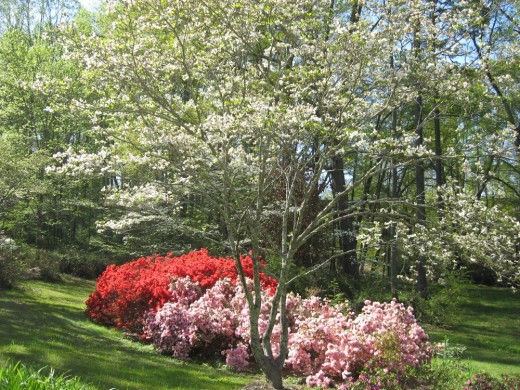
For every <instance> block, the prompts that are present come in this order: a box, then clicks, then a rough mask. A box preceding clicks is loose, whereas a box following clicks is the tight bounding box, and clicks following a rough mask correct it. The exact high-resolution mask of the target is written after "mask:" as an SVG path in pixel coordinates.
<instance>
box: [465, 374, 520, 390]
mask: <svg viewBox="0 0 520 390" xmlns="http://www.w3.org/2000/svg"><path fill="white" fill-rule="evenodd" d="M487 389H490V390H519V389H520V376H518V375H513V376H509V375H505V374H503V375H502V377H501V378H500V379H497V378H494V377H492V376H491V375H489V374H486V373H481V374H475V375H473V377H472V378H471V379H468V381H467V382H466V386H464V390H487Z"/></svg>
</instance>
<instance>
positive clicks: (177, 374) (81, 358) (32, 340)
mask: <svg viewBox="0 0 520 390" xmlns="http://www.w3.org/2000/svg"><path fill="white" fill-rule="evenodd" d="M94 287H95V283H94V282H92V281H85V280H80V279H75V278H65V279H64V280H63V281H62V282H61V283H52V284H50V283H45V282H36V281H31V282H27V283H25V284H23V285H22V286H21V288H20V289H17V290H10V291H0V365H3V364H4V365H5V364H6V363H7V361H10V362H18V361H21V362H23V363H24V364H25V365H28V366H30V367H34V368H41V367H45V366H46V367H53V368H54V369H56V371H57V373H58V374H66V375H70V376H78V377H80V378H81V381H82V383H90V384H93V385H94V386H97V387H99V388H100V389H110V388H116V389H136V390H137V389H139V390H142V389H150V390H153V389H208V390H209V389H236V388H240V387H243V386H244V385H245V384H247V383H249V382H251V381H252V380H254V379H258V378H259V377H258V376H256V377H253V376H250V375H240V374H236V373H234V372H231V371H228V370H226V369H225V368H219V367H212V366H209V365H207V364H195V363H184V362H180V361H178V360H174V359H171V358H169V357H167V356H162V355H159V354H158V353H157V352H155V351H154V350H153V348H152V346H150V345H144V344H140V343H136V342H133V341H131V340H129V339H127V338H125V336H124V335H123V334H122V333H120V332H117V331H115V330H113V329H108V328H105V327H102V326H99V325H96V324H94V323H91V322H90V321H88V320H87V318H86V316H85V314H84V309H85V304H84V302H85V300H86V298H87V297H88V295H89V294H90V292H92V291H93V290H94Z"/></svg>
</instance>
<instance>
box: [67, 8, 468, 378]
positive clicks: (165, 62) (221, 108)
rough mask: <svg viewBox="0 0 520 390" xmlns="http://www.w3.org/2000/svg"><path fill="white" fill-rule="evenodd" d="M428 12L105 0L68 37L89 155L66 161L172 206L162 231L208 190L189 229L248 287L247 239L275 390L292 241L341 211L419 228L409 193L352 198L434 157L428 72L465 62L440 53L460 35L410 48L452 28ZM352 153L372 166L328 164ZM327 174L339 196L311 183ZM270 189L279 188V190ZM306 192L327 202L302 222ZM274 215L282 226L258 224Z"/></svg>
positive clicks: (253, 319) (113, 224)
mask: <svg viewBox="0 0 520 390" xmlns="http://www.w3.org/2000/svg"><path fill="white" fill-rule="evenodd" d="M428 9H429V8H428V4H427V3H422V2H406V3H405V2H401V1H392V2H389V3H380V2H374V3H371V2H367V3H364V2H363V3H362V2H358V1H354V2H343V1H332V2H331V1H330V0H298V1H294V2H285V1H277V0H263V1H252V0H244V1H240V2H237V1H228V0H224V1H214V0H205V1H198V2H188V1H184V0H173V1H161V0H149V1H133V0H123V1H117V2H112V3H109V4H108V8H107V15H106V19H105V22H104V23H105V26H106V27H105V28H102V29H101V30H100V32H98V33H97V34H92V35H85V34H83V35H82V34H77V35H74V34H70V35H69V39H67V40H66V41H65V43H64V48H65V50H66V56H68V58H69V59H70V60H72V61H77V62H78V64H79V65H80V66H81V67H83V68H84V69H85V72H84V76H85V78H86V79H87V80H88V83H89V85H90V86H91V88H92V96H95V97H96V99H95V100H93V99H89V100H88V101H87V99H85V100H83V99H77V100H75V101H74V102H73V103H72V109H73V110H78V111H81V112H84V111H90V112H91V118H92V124H93V127H92V134H93V135H94V136H95V137H97V140H98V151H97V152H96V153H87V152H85V151H77V150H76V151H68V152H65V153H62V154H59V155H57V157H58V158H61V159H62V161H63V162H64V163H65V166H64V167H62V168H60V169H67V170H69V171H72V172H73V171H75V172H76V173H77V174H85V173H90V172H98V173H101V174H103V175H106V176H107V177H110V178H111V181H110V184H109V186H107V192H109V193H110V195H109V197H111V198H112V199H113V200H114V201H116V202H120V203H127V202H130V203H131V204H135V205H136V208H138V206H137V205H146V206H147V207H148V209H153V208H154V207H156V208H161V207H162V205H164V204H168V205H169V206H168V207H169V208H168V210H167V213H162V214H163V216H166V214H167V218H169V219H168V220H169V225H168V226H172V227H173V226H174V225H175V224H176V221H178V222H179V223H182V214H183V207H184V203H183V202H185V200H186V199H188V198H189V197H190V196H194V195H196V196H198V197H201V198H203V199H204V202H199V203H198V205H199V206H204V207H207V209H208V210H209V209H211V212H212V213H213V214H214V215H216V218H215V219H216V220H217V222H215V224H216V225H218V226H216V227H215V226H212V225H211V224H207V225H200V224H199V225H197V227H196V228H197V229H199V234H203V235H205V236H206V237H207V238H208V239H218V238H219V237H221V236H224V237H225V240H226V246H227V250H228V251H229V252H230V253H231V254H232V255H234V257H235V259H237V263H236V264H237V268H238V271H239V277H240V280H241V282H242V284H243V286H247V284H246V279H245V277H244V273H243V272H242V269H241V264H240V262H239V261H238V260H239V258H240V254H241V252H242V251H243V250H244V248H246V247H247V248H250V249H251V250H252V254H253V259H254V270H255V273H254V283H253V285H254V288H253V289H252V290H248V289H247V288H245V295H246V299H247V302H248V306H249V311H250V329H251V338H250V340H251V349H252V352H253V355H254V357H255V359H256V361H257V363H258V364H259V365H260V367H261V368H262V370H263V371H264V373H265V374H266V377H267V378H268V380H269V381H270V382H271V383H272V384H273V386H274V387H275V388H282V387H283V384H282V372H281V371H282V367H283V363H284V360H285V358H286V355H287V351H288V349H287V344H288V329H287V322H286V316H285V310H286V296H287V290H288V287H289V286H290V283H291V282H292V279H291V276H290V275H291V274H290V269H291V266H292V265H293V263H294V256H295V254H296V252H297V251H298V250H299V249H300V248H301V247H302V246H303V245H304V244H305V243H306V242H308V241H309V240H310V239H311V238H312V237H314V236H316V235H317V234H321V233H323V232H325V231H330V230H331V228H332V227H333V226H338V222H339V221H342V220H345V219H348V218H352V217H353V216H362V215H364V214H366V213H369V212H370V214H371V215H372V216H377V217H381V218H394V219H399V218H403V219H405V220H406V222H407V223H408V224H409V225H411V226H413V224H414V222H413V221H412V222H410V219H412V220H413V219H414V218H405V217H402V216H400V214H399V213H396V212H394V211H395V208H394V206H397V205H400V206H402V205H403V204H405V203H406V199H405V198H403V199H399V198H397V197H396V196H393V195H392V196H391V198H388V199H385V198H383V197H379V198H373V197H370V196H368V194H366V195H367V196H363V197H360V198H359V199H358V200H356V201H354V200H353V197H352V199H350V198H348V195H349V194H351V193H355V192H360V191H362V189H363V187H364V186H366V185H367V183H370V181H371V179H372V178H373V177H375V176H377V175H379V176H380V177H381V175H382V174H383V173H384V172H388V171H392V172H397V171H398V170H399V171H401V172H404V171H405V170H406V167H407V166H409V165H410V166H412V165H417V164H418V163H417V162H418V161H427V160H428V159H429V158H430V157H432V156H434V152H433V151H430V150H429V149H428V147H427V145H426V144H423V143H421V142H417V138H418V136H417V134H418V129H420V128H422V126H424V125H425V123H427V122H428V118H431V117H433V114H431V113H433V112H434V109H435V107H434V106H431V107H428V106H427V105H426V104H422V103H421V101H422V99H423V96H425V92H424V91H425V89H426V88H428V87H429V86H431V82H430V84H428V83H427V82H426V80H428V75H431V74H432V72H433V74H434V76H435V80H442V83H440V82H439V83H437V84H436V86H437V87H438V88H442V90H443V91H448V90H452V91H453V90H457V88H458V86H459V85H458V83H461V82H462V81H461V78H460V77H459V78H457V77H456V75H457V74H459V73H458V72H459V68H458V67H457V66H453V64H451V65H450V64H448V63H449V61H450V53H452V52H450V53H448V52H449V51H450V50H455V49H454V47H455V46H456V45H453V47H450V46H449V45H445V46H443V50H445V52H443V53H444V54H445V55H444V56H441V55H440V54H439V53H436V52H435V50H437V49H438V47H439V46H438V45H430V46H429V47H426V46H424V50H425V51H424V53H422V54H419V51H418V50H417V49H418V48H419V47H423V46H420V45H419V46H417V45H416V44H417V42H419V43H420V42H421V39H420V38H419V36H423V37H426V38H431V37H438V38H439V40H440V37H446V36H447V37H451V35H450V34H455V29H453V30H449V29H446V25H449V23H447V22H445V23H444V24H442V23H439V24H435V23H431V20H432V19H431V15H430V14H429V13H428V12H427V11H428ZM458 12H459V10H458V9H457V8H456V7H453V8H451V9H449V10H446V13H445V14H444V16H443V17H444V18H446V20H450V21H454V20H458V19H456V18H457V14H458ZM450 18H453V19H450ZM421 26H426V27H421ZM441 28H443V31H442V34H441V32H440V29H441ZM432 39H433V38H432ZM453 53H454V52H453ZM452 55H455V54H452ZM432 56H435V57H436V58H441V57H442V58H443V59H442V61H440V60H439V62H442V63H437V64H436V63H435V62H432V61H430V59H431V58H432ZM432 95H433V94H432ZM438 95H439V96H442V94H438ZM92 96H91V97H92ZM439 99H440V98H439ZM92 101H94V103H92ZM406 107H418V108H419V109H420V110H421V112H420V115H419V114H417V115H415V114H412V115H410V118H412V119H411V120H410V121H409V124H408V125H403V126H398V124H397V122H395V123H394V124H393V125H391V122H390V121H389V118H391V117H392V113H395V112H396V110H404V108H406ZM429 110H431V111H429ZM430 114H431V115H430ZM348 156H356V158H358V159H360V160H364V161H367V162H370V164H369V165H368V168H367V169H365V170H363V171H362V172H361V173H360V172H356V173H355V174H354V173H353V172H347V171H345V168H344V166H343V165H341V164H337V162H338V161H341V160H344V159H345V158H346V157H348ZM142 172H146V173H145V174H142ZM331 175H336V180H335V182H336V186H335V188H334V189H333V194H328V193H322V192H320V191H321V190H320V189H322V188H324V186H323V183H324V181H327V180H328V179H329V177H330V176H331ZM338 178H339V179H340V180H338ZM341 178H342V179H343V180H341ZM337 183H340V185H337ZM274 189H277V190H278V191H279V190H280V189H281V193H282V195H281V196H279V197H278V198H275V200H273V197H272V196H271V192H272V191H273V190H274ZM422 191H423V192H424V190H422ZM419 195H420V196H424V194H419ZM316 197H318V198H319V199H320V203H321V207H320V209H319V211H317V212H315V211H312V218H310V219H309V218H307V216H308V215H309V214H310V213H311V210H310V209H311V204H312V203H313V201H314V200H315V199H316ZM347 200H348V201H347ZM409 200H410V207H413V202H414V199H409ZM162 210H164V208H163V209H162ZM403 210H406V207H404V208H403ZM158 214H160V213H158ZM156 215H157V213H156ZM272 215H275V216H277V218H278V219H277V220H278V221H279V225H280V226H279V227H278V229H276V233H277V237H273V235H272V234H269V235H262V234H261V232H263V231H264V230H263V229H262V227H263V225H264V222H265V220H266V219H267V218H269V217H270V216H272ZM389 215H390V216H389ZM147 218H149V216H147V215H145V213H139V212H136V213H132V214H130V215H127V218H123V219H119V220H117V221H105V222H104V223H103V227H104V228H107V227H108V228H111V229H124V228H125V226H131V225H132V224H136V223H140V222H142V221H143V220H146V219H147ZM148 221H149V219H148ZM420 225H421V226H424V225H425V220H423V221H422V222H421V224H420ZM182 226H186V225H185V224H183V225H182ZM189 228H194V227H193V226H189ZM219 228H220V231H219V233H220V236H219V234H214V232H215V231H217V230H218V229H219ZM200 230H202V231H200ZM339 234H341V235H345V234H353V232H351V231H350V232H346V231H341V232H339ZM362 239H363V238H362V237H361V236H360V237H359V239H358V242H361V241H362ZM267 241H270V242H267ZM368 241H370V238H367V242H368ZM267 245H269V246H270V248H273V247H274V248H276V255H277V257H278V258H279V261H280V265H279V267H278V269H279V273H278V274H277V275H276V276H277V279H278V288H277V290H276V293H275V294H274V296H273V297H272V306H271V307H272V310H271V315H270V318H269V321H268V323H267V324H260V323H259V318H260V309H261V304H262V294H261V287H260V279H259V273H260V268H261V266H262V265H261V262H260V258H259V255H260V253H262V249H263V248H264V247H265V246H267ZM354 250H355V249H354ZM271 253H273V252H271ZM343 254H344V253H343V252H334V253H333V254H332V256H331V258H333V257H339V256H341V255H343ZM326 260H330V258H329V259H326ZM323 264H325V262H323V263H320V264H318V266H321V265H323ZM275 326H280V327H281V342H280V349H279V351H277V352H278V353H274V352H273V348H272V346H271V336H272V334H273V330H274V328H275Z"/></svg>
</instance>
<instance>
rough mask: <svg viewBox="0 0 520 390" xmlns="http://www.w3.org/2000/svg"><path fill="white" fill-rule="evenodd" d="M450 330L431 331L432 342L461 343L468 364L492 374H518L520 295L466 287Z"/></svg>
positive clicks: (519, 363)
mask: <svg viewBox="0 0 520 390" xmlns="http://www.w3.org/2000/svg"><path fill="white" fill-rule="evenodd" d="M468 289H469V290H470V291H469V294H468V298H466V299H465V300H464V301H463V302H462V303H461V304H460V307H458V308H457V310H458V319H457V321H454V322H453V323H452V324H449V325H450V327H449V329H438V328H432V329H431V330H429V333H430V336H432V339H433V340H435V341H442V340H444V339H446V338H447V339H449V342H450V343H455V344H463V345H464V346H465V347H466V348H467V350H466V353H465V356H466V357H467V358H468V360H469V361H474V362H476V363H478V364H479V363H482V364H483V365H484V366H485V367H486V370H491V371H496V372H495V373H501V372H510V373H516V374H520V296H519V295H516V294H514V293H513V292H512V291H511V290H509V289H507V288H494V287H482V286H468Z"/></svg>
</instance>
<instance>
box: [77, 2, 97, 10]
mask: <svg viewBox="0 0 520 390" xmlns="http://www.w3.org/2000/svg"><path fill="white" fill-rule="evenodd" d="M79 2H80V3H81V5H82V6H83V8H85V9H87V10H89V11H93V10H94V9H95V8H96V7H97V6H98V5H99V2H100V0H79Z"/></svg>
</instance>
